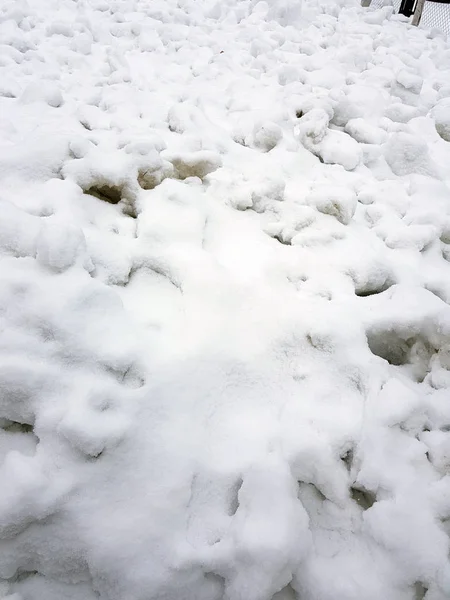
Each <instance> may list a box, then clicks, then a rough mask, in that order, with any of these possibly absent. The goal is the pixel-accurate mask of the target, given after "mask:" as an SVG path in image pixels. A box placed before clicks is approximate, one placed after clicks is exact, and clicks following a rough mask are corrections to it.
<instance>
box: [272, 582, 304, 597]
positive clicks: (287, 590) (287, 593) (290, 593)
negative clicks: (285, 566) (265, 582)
mask: <svg viewBox="0 0 450 600" xmlns="http://www.w3.org/2000/svg"><path fill="white" fill-rule="evenodd" d="M297 598H298V596H297V595H296V594H295V591H294V588H293V587H292V585H291V584H290V583H288V584H287V586H285V587H284V588H283V589H282V590H280V591H279V592H277V593H276V594H275V596H273V598H272V600H296V599H297Z"/></svg>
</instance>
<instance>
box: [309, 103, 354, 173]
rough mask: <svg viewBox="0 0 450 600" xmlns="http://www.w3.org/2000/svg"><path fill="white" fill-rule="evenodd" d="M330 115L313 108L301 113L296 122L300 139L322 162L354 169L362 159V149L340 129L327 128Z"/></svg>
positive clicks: (349, 169)
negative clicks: (303, 113)
mask: <svg viewBox="0 0 450 600" xmlns="http://www.w3.org/2000/svg"><path fill="white" fill-rule="evenodd" d="M329 122H330V115H329V114H328V113H327V112H326V111H325V110H323V109H320V108H315V109H313V110H311V111H309V112H307V113H306V114H305V115H303V116H302V117H301V118H300V120H299V123H298V131H299V135H300V139H301V141H302V143H303V145H304V146H305V148H306V149H307V150H309V151H310V152H312V153H313V154H315V155H316V156H319V157H320V158H321V159H322V161H323V162H325V163H329V164H338V165H342V166H343V167H344V169H346V170H348V171H351V170H353V169H355V168H356V167H357V166H358V165H359V164H360V162H361V160H362V149H361V147H360V146H359V144H358V142H356V141H355V140H354V139H353V138H352V137H350V136H349V135H347V134H346V133H344V132H342V131H336V130H331V129H328V124H329Z"/></svg>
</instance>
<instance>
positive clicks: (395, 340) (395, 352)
mask: <svg viewBox="0 0 450 600" xmlns="http://www.w3.org/2000/svg"><path fill="white" fill-rule="evenodd" d="M414 341H415V338H410V339H407V340H404V339H402V338H401V337H400V336H399V335H398V334H397V333H396V332H395V331H383V332H377V333H368V334H367V342H368V344H369V348H370V350H371V352H372V353H373V354H375V355H376V356H379V357H380V358H384V360H387V362H388V363H389V364H391V365H395V366H400V365H405V364H407V363H408V359H409V353H410V350H411V346H412V345H413V343H414Z"/></svg>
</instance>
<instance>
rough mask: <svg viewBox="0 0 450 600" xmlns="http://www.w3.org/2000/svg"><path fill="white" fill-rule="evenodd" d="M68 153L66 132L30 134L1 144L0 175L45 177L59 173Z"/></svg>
mask: <svg viewBox="0 0 450 600" xmlns="http://www.w3.org/2000/svg"><path fill="white" fill-rule="evenodd" d="M68 157H69V139H68V138H67V137H66V136H65V135H63V134H61V135H59V134H53V135H51V136H48V135H42V134H41V133H38V134H37V135H30V136H29V137H28V136H27V137H26V138H25V139H24V140H23V142H22V143H20V144H19V143H18V144H14V145H11V146H3V147H0V179H11V180H12V179H16V178H19V177H20V178H21V179H22V181H26V182H31V181H34V182H36V181H47V180H48V179H52V178H54V177H57V176H58V175H59V174H60V172H61V167H62V166H63V164H64V162H65V161H66V159H67V158H68Z"/></svg>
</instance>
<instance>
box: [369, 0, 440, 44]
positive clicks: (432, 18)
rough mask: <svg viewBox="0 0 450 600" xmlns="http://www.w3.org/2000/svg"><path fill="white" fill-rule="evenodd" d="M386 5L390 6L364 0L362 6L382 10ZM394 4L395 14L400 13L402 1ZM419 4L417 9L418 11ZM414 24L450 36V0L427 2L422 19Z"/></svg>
mask: <svg viewBox="0 0 450 600" xmlns="http://www.w3.org/2000/svg"><path fill="white" fill-rule="evenodd" d="M419 1H420V0H419ZM368 2H369V4H368ZM418 3H419V2H418ZM418 3H417V4H418ZM386 4H388V2H386V0H372V1H371V2H370V0H362V6H367V5H369V6H371V7H373V8H381V7H382V6H385V5H386ZM392 4H393V6H394V10H395V12H396V13H398V12H399V9H400V4H401V0H393V2H392ZM417 4H416V7H415V9H417ZM413 18H414V17H413ZM413 23H414V22H413ZM414 24H415V25H416V24H417V25H419V24H420V26H421V27H424V28H426V29H439V30H440V31H442V32H443V33H444V34H446V35H450V2H449V1H448V0H444V1H442V0H438V1H433V2H432V1H431V0H425V2H424V3H423V10H422V15H421V18H420V20H419V21H418V22H417V23H414Z"/></svg>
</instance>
